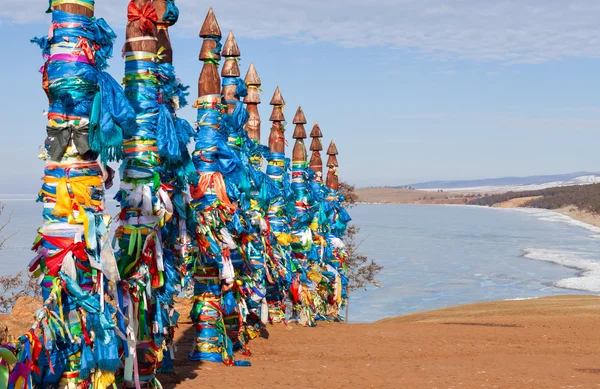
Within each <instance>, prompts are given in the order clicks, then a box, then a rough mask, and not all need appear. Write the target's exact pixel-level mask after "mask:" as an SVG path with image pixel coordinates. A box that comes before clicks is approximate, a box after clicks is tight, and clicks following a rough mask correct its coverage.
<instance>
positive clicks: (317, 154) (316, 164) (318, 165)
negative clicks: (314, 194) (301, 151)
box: [308, 123, 323, 182]
mask: <svg viewBox="0 0 600 389" xmlns="http://www.w3.org/2000/svg"><path fill="white" fill-rule="evenodd" d="M310 136H311V138H312V142H311V143H310V151H312V155H311V156H310V163H309V164H308V167H309V168H310V169H311V170H312V171H313V172H315V176H314V180H315V181H317V182H322V180H323V160H322V159H321V150H323V145H322V144H321V139H319V138H321V137H323V133H322V132H321V128H320V127H319V125H318V124H317V123H315V125H314V126H313V128H312V131H311V132H310Z"/></svg>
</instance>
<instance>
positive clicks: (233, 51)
mask: <svg viewBox="0 0 600 389" xmlns="http://www.w3.org/2000/svg"><path fill="white" fill-rule="evenodd" d="M221 55H222V56H223V57H239V56H240V48H239V47H238V44H237V42H236V41H235V36H233V31H229V34H228V35H227V39H226V40H225V45H223V50H222V51H221Z"/></svg>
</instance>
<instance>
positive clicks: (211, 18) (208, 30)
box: [200, 8, 221, 38]
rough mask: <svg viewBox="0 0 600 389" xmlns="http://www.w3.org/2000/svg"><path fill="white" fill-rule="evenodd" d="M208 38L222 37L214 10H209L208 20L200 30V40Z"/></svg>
mask: <svg viewBox="0 0 600 389" xmlns="http://www.w3.org/2000/svg"><path fill="white" fill-rule="evenodd" d="M208 37H219V38H220V37H221V28H220V27H219V23H218V22H217V18H216V17H215V13H214V11H213V9H212V8H210V9H209V10H208V14H206V18H205V19H204V23H202V28H201V29H200V38H208Z"/></svg>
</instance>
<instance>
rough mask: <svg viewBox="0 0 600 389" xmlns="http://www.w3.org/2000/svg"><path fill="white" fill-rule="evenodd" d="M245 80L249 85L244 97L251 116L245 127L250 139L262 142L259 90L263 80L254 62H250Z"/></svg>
mask: <svg viewBox="0 0 600 389" xmlns="http://www.w3.org/2000/svg"><path fill="white" fill-rule="evenodd" d="M244 82H245V83H246V87H248V95H247V96H246V97H244V103H246V110H247V111H248V115H249V116H250V117H249V118H248V121H247V122H246V126H245V127H244V128H245V129H246V131H248V137H250V139H252V140H254V141H255V142H258V143H260V114H259V113H258V104H260V95H259V93H258V91H259V88H260V85H261V81H260V78H259V77H258V73H256V68H255V67H254V63H251V64H250V67H249V68H248V73H246V78H245V79H244Z"/></svg>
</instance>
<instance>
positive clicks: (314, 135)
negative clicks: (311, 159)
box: [310, 123, 323, 150]
mask: <svg viewBox="0 0 600 389" xmlns="http://www.w3.org/2000/svg"><path fill="white" fill-rule="evenodd" d="M310 137H311V138H322V137H323V133H322V132H321V127H319V123H315V125H314V126H313V128H312V131H311V132H310ZM321 150H323V149H321Z"/></svg>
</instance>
